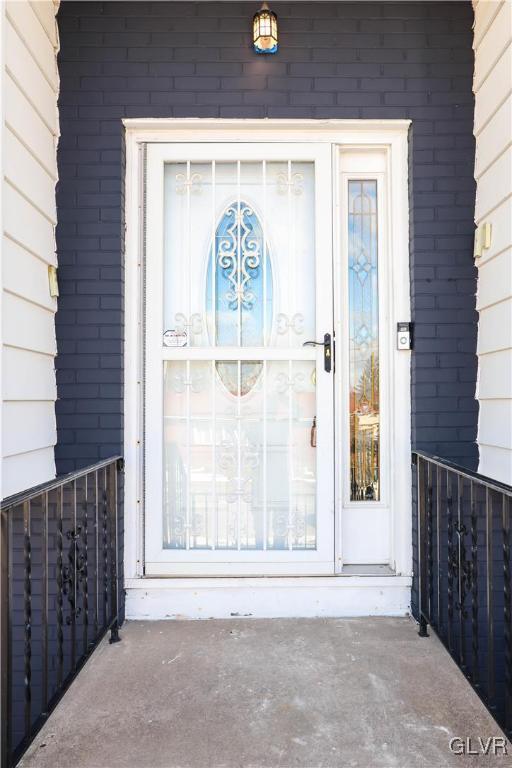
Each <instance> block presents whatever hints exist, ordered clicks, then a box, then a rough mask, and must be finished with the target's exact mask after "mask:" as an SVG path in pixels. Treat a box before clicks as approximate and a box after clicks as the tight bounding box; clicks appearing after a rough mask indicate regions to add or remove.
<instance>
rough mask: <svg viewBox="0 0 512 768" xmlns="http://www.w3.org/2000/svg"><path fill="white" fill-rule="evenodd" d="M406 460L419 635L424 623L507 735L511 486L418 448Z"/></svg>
mask: <svg viewBox="0 0 512 768" xmlns="http://www.w3.org/2000/svg"><path fill="white" fill-rule="evenodd" d="M412 461H413V475H414V477H415V497H414V507H415V509H414V514H415V522H416V524H417V541H416V545H417V569H416V573H415V595H416V598H415V599H416V604H415V605H414V606H413V612H414V614H415V616H416V618H417V619H418V621H419V625H420V629H419V634H420V635H421V636H426V635H427V634H428V632H427V627H428V625H430V626H431V628H432V629H433V630H434V631H435V633H436V634H437V635H438V637H439V638H440V639H441V641H442V642H443V643H444V644H445V645H446V647H447V649H448V650H449V652H450V653H451V655H452V657H453V658H454V660H455V661H456V662H457V664H458V665H459V667H460V668H461V670H462V671H463V672H464V674H465V675H466V677H467V679H468V680H469V682H470V683H471V684H472V685H473V687H474V688H475V690H476V691H477V692H478V694H479V695H480V697H481V698H482V700H483V701H484V703H485V704H486V706H487V707H488V708H489V710H490V711H491V712H492V714H493V715H494V716H495V718H496V719H497V721H498V722H499V724H500V725H501V726H502V727H503V729H504V730H505V732H506V733H507V735H508V736H509V737H511V736H512V582H511V577H512V569H511V552H510V546H511V541H510V515H511V507H512V488H511V487H510V486H507V485H504V484H502V483H499V482H497V481H495V480H492V479H490V478H487V477H484V476H482V475H478V474H476V473H474V472H471V471H469V470H467V469H464V468H463V467H460V466H457V465H456V464H453V463H451V462H449V461H445V460H443V459H440V458H439V457H437V456H433V455H430V454H428V453H424V452H422V451H413V454H412ZM500 539H501V541H500Z"/></svg>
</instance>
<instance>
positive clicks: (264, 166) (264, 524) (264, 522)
mask: <svg viewBox="0 0 512 768" xmlns="http://www.w3.org/2000/svg"><path fill="white" fill-rule="evenodd" d="M262 185H263V227H262V232H263V346H265V347H266V346H270V333H271V329H268V328H267V161H266V160H263V163H262ZM267 333H268V341H267ZM262 515H263V520H262V534H263V549H264V550H265V549H266V548H267V361H266V360H264V361H263V505H262Z"/></svg>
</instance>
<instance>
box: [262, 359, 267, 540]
mask: <svg viewBox="0 0 512 768" xmlns="http://www.w3.org/2000/svg"><path fill="white" fill-rule="evenodd" d="M262 514H263V521H262V523H263V525H262V528H263V549H266V548H267V361H266V360H264V361H263V510H262Z"/></svg>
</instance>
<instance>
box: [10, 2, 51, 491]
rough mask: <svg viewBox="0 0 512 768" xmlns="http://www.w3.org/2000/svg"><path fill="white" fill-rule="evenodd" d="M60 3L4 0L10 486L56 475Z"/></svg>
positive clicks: (25, 485)
mask: <svg viewBox="0 0 512 768" xmlns="http://www.w3.org/2000/svg"><path fill="white" fill-rule="evenodd" d="M57 8H58V4H57V3H55V2H53V0H37V2H29V1H28V0H13V1H12V2H7V3H2V5H1V10H0V13H1V14H2V31H3V40H4V45H3V46H2V50H3V54H2V62H1V75H2V93H3V105H2V145H3V154H2V203H3V206H2V226H1V230H2V232H1V234H2V278H1V279H2V284H1V286H2V292H1V304H2V336H1V340H2V489H1V495H2V496H3V497H5V496H10V495H11V494H13V493H16V492H18V491H21V490H24V489H26V488H30V487H31V486H33V485H37V484H38V483H41V482H44V481H45V480H48V479H50V478H52V477H54V476H55V459H54V445H55V441H56V430H55V399H56V386H55V369H54V368H55V367H54V358H55V354H56V341H55V311H56V309H57V303H56V299H55V298H52V297H51V296H50V291H49V282H48V266H49V265H55V264H56V256H55V237H54V227H55V223H56V210H55V183H56V179H57V163H56V148H57V140H58V135H59V121H58V113H57V96H58V87H59V77H58V70H57V50H58V32H57V25H56V21H55V14H56V12H57Z"/></svg>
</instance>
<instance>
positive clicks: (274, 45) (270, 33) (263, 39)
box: [252, 3, 279, 53]
mask: <svg viewBox="0 0 512 768" xmlns="http://www.w3.org/2000/svg"><path fill="white" fill-rule="evenodd" d="M252 40H253V45H254V50H255V52H256V53H277V49H278V47H279V46H278V42H277V16H276V14H275V13H274V11H271V10H270V8H269V7H268V3H263V5H262V6H261V8H260V10H259V11H256V13H255V14H254V17H253V20H252Z"/></svg>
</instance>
